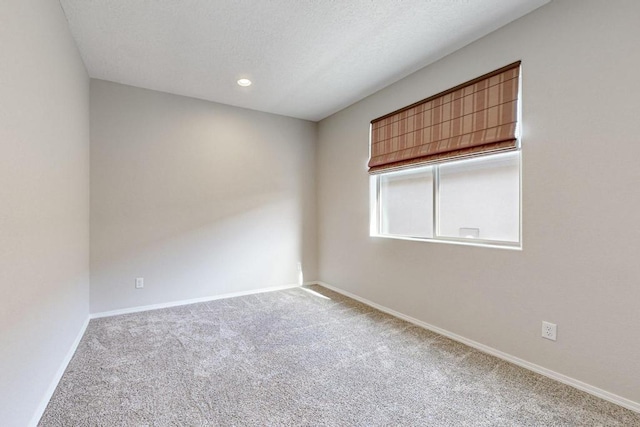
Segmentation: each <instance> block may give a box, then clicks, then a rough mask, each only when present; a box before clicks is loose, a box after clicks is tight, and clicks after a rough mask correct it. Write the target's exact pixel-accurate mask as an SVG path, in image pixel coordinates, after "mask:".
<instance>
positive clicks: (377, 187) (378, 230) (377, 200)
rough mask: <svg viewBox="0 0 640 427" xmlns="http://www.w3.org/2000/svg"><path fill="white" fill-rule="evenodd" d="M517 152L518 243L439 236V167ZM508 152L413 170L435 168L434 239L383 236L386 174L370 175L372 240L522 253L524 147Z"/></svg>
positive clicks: (433, 192)
mask: <svg viewBox="0 0 640 427" xmlns="http://www.w3.org/2000/svg"><path fill="white" fill-rule="evenodd" d="M514 152H517V153H518V241H517V242H511V241H502V240H490V239H480V238H465V237H451V236H442V235H440V230H439V226H440V189H439V187H440V165H444V164H451V163H454V162H463V161H465V160H472V159H478V158H483V157H490V156H496V155H500V154H506V153H514ZM506 153H494V154H488V155H484V156H479V157H476V158H471V159H457V160H451V161H445V162H437V163H433V164H427V165H422V166H418V167H414V168H407V170H410V169H420V168H427V167H431V168H432V174H433V180H432V181H433V182H432V186H433V189H432V197H433V200H432V202H433V203H432V205H433V212H432V221H433V224H432V227H433V237H418V236H405V235H396V234H384V233H382V207H383V200H382V186H381V176H383V175H385V173H379V174H374V175H370V178H369V179H370V181H369V184H370V216H369V218H370V233H369V235H370V236H371V237H382V238H386V239H396V240H409V241H418V242H433V243H448V244H456V245H465V246H481V247H491V248H500V249H511V250H522V240H523V239H522V237H523V236H522V163H523V161H522V158H523V154H522V148H518V149H517V150H513V151H509V152H506ZM401 172H402V170H400V171H391V172H387V174H390V173H401Z"/></svg>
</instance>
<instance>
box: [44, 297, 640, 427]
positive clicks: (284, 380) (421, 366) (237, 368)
mask: <svg viewBox="0 0 640 427" xmlns="http://www.w3.org/2000/svg"><path fill="white" fill-rule="evenodd" d="M39 425H40V426H43V427H46V426H65V427H68V426H625V427H629V426H640V415H639V414H636V413H634V412H631V411H628V410H626V409H623V408H621V407H618V406H616V405H613V404H611V403H608V402H605V401H603V400H600V399H598V398H595V397H593V396H591V395H588V394H586V393H583V392H580V391H578V390H575V389H573V388H571V387H568V386H565V385H562V384H560V383H557V382H555V381H552V380H550V379H548V378H545V377H542V376H540V375H537V374H534V373H532V372H529V371H527V370H524V369H522V368H519V367H517V366H514V365H511V364H509V363H506V362H504V361H501V360H499V359H497V358H495V357H492V356H488V355H486V354H483V353H481V352H479V351H476V350H474V349H472V348H470V347H467V346H465V345H462V344H459V343H456V342H454V341H451V340H449V339H447V338H444V337H442V336H439V335H437V334H434V333H432V332H429V331H426V330H424V329H421V328H419V327H416V326H413V325H411V324H409V323H406V322H404V321H401V320H398V319H396V318H394V317H391V316H388V315H386V314H383V313H381V312H379V311H376V310H374V309H372V308H370V307H367V306H365V305H362V304H360V303H358V302H355V301H353V300H351V299H348V298H345V297H343V296H341V295H338V294H336V293H334V292H330V291H327V290H326V289H324V288H321V287H317V286H313V287H310V288H306V290H305V289H291V290H286V291H279V292H271V293H264V294H257V295H251V296H245V297H239V298H232V299H225V300H218V301H212V302H206V303H200V304H193V305H188V306H181V307H176V308H169V309H163V310H155V311H148V312H144V313H136V314H128V315H122V316H117V317H110V318H104V319H95V320H92V321H91V322H90V324H89V327H88V329H87V332H86V334H85V336H84V337H83V339H82V342H81V343H80V346H79V348H78V351H77V352H76V354H75V356H74V358H73V360H72V361H71V363H70V364H69V367H68V369H67V371H66V372H65V374H64V376H63V378H62V380H61V382H60V384H59V386H58V388H57V390H56V392H55V394H54V396H53V398H52V399H51V402H50V403H49V406H48V407H47V410H46V412H45V413H44V416H43V417H42V419H41V421H40V424H39Z"/></svg>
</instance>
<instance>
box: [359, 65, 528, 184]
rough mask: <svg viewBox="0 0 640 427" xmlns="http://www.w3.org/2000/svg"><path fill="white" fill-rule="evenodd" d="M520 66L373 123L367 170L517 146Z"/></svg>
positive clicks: (508, 68) (442, 159)
mask: <svg viewBox="0 0 640 427" xmlns="http://www.w3.org/2000/svg"><path fill="white" fill-rule="evenodd" d="M519 79H520V62H516V63H514V64H511V65H508V66H506V67H503V68H501V69H499V70H496V71H494V72H492V73H489V74H485V75H484V76H481V77H479V78H477V79H474V80H471V81H470V82H467V83H464V84H462V85H459V86H456V87H455V88H452V89H450V90H448V91H445V92H442V93H440V94H438V95H434V96H432V97H430V98H427V99H425V100H423V101H420V102H418V103H415V104H412V105H410V106H408V107H405V108H403V109H401V110H398V111H395V112H393V113H390V114H387V115H385V116H383V117H380V118H378V119H376V120H373V121H372V122H371V127H372V128H371V158H370V160H369V172H370V173H379V172H384V171H387V170H392V169H397V168H404V167H412V166H418V165H421V164H425V163H430V162H434V161H444V160H449V159H457V158H461V157H468V156H478V155H483V154H488V153H493V152H496V151H505V150H511V149H514V148H517V146H516V144H517V141H516V128H517V119H518V86H519Z"/></svg>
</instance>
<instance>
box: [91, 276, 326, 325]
mask: <svg viewBox="0 0 640 427" xmlns="http://www.w3.org/2000/svg"><path fill="white" fill-rule="evenodd" d="M313 283H315V282H305V283H304V285H310V284H313ZM299 286H300V285H283V286H272V287H270V288H262V289H253V290H250V291H241V292H230V293H226V294H220V295H214V296H208V297H202V298H193V299H186V300H180V301H171V302H165V303H161V304H151V305H141V306H137V307H128V308H122V309H119V310H110V311H102V312H99V313H92V314H90V315H89V317H90V318H91V319H99V318H101V317H111V316H118V315H120V314H130V313H139V312H141V311H149V310H159V309H161V308H169V307H177V306H180V305H188V304H196V303H199V302H207V301H215V300H219V299H225V298H234V297H241V296H245V295H253V294H261V293H264V292H274V291H282V290H285V289H291V288H297V287H299Z"/></svg>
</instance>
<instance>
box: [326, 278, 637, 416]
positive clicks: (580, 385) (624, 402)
mask: <svg viewBox="0 0 640 427" xmlns="http://www.w3.org/2000/svg"><path fill="white" fill-rule="evenodd" d="M314 284H316V285H320V286H322V287H325V288H327V289H330V290H332V291H335V292H337V293H339V294H342V295H344V296H347V297H349V298H353V299H354V300H356V301H360V302H361V303H363V304H366V305H368V306H370V307H373V308H375V309H378V310H380V311H382V312H384V313H387V314H390V315H392V316H394V317H397V318H399V319H402V320H405V321H407V322H409V323H413V324H414V325H416V326H420V327H422V328H425V329H428V330H430V331H432V332H435V333H437V334H440V335H444V336H445V337H447V338H451V339H452V340H454V341H458V342H460V343H462V344H466V345H468V346H469V347H473V348H475V349H477V350H480V351H482V352H483V353H487V354H490V355H492V356H495V357H497V358H500V359H502V360H505V361H507V362H511V363H513V364H514V365H518V366H520V367H522V368H525V369H528V370H530V371H533V372H536V373H538V374H540V375H544V376H545V377H548V378H551V379H553V380H556V381H558V382H561V383H563V384H566V385H569V386H571V387H574V388H577V389H578V390H582V391H584V392H586V393H589V394H592V395H594V396H596V397H599V398H601V399H604V400H607V401H609V402H611V403H615V404H616V405H619V406H622V407H623V408H627V409H630V410H632V411H635V412H638V413H640V403H638V402H634V401H632V400H629V399H626V398H624V397H622V396H618V395H617V394H613V393H610V392H608V391H606V390H602V389H600V388H598V387H594V386H592V385H590V384H587V383H584V382H582V381H579V380H576V379H575V378H571V377H568V376H566V375H564V374H560V373H558V372H555V371H552V370H550V369H547V368H545V367H543V366H540V365H536V364H535V363H531V362H527V361H526V360H523V359H520V358H518V357H515V356H512V355H510V354H508V353H505V352H503V351H500V350H496V349H495V348H492V347H489V346H487V345H484V344H481V343H479V342H476V341H473V340H470V339H468V338H465V337H463V336H460V335H457V334H454V333H452V332H449V331H447V330H445V329H442V328H439V327H437V326H433V325H430V324H429V323H426V322H423V321H421V320H418V319H415V318H413V317H411V316H407V315H404V314H402V313H399V312H397V311H395V310H392V309H390V308H387V307H385V306H382V305H380V304H376V303H375V302H373V301H369V300H368V299H365V298H362V297H359V296H358V295H355V294H352V293H351V292H347V291H345V290H343V289H340V288H337V287H335V286H332V285H329V284H328V283H324V282H320V281H316V282H314Z"/></svg>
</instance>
